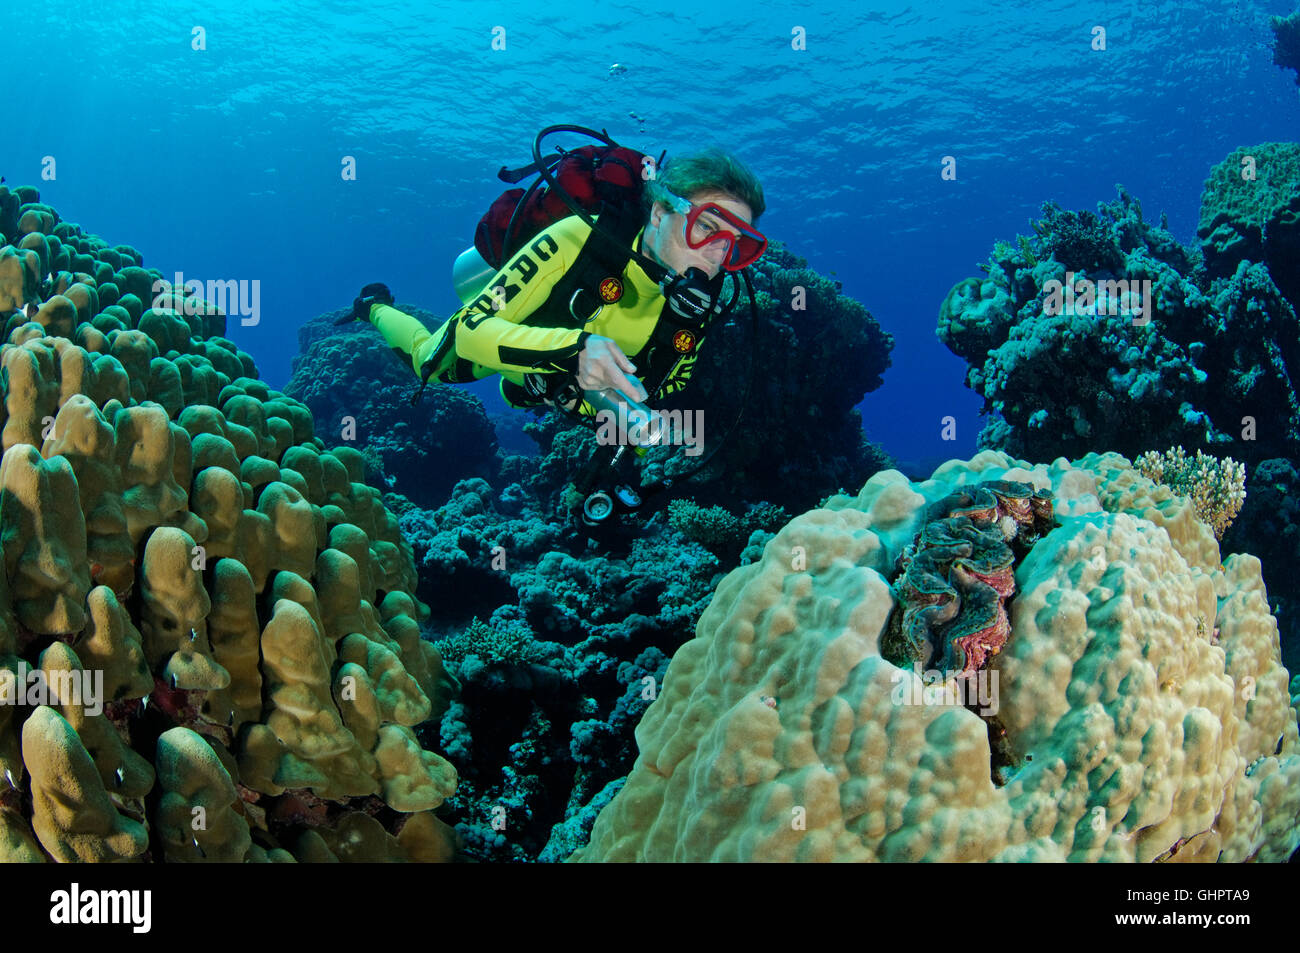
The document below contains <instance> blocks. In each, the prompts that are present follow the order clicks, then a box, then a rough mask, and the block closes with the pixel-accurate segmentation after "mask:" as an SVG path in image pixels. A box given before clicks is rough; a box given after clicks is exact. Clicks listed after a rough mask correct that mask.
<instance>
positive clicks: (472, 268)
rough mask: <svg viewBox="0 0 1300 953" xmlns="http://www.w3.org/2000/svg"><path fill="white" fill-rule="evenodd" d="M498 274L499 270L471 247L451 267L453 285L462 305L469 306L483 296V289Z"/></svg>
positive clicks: (475, 248)
mask: <svg viewBox="0 0 1300 953" xmlns="http://www.w3.org/2000/svg"><path fill="white" fill-rule="evenodd" d="M496 273H497V270H496V269H495V268H493V267H492V266H491V265H489V264H488V263H487V262H486V261H484V260H483V256H482V255H481V254H479V250H478V248H477V247H476V246H474V245H470V246H469V248H466V249H465V250H464V251H463V252H461V253H460V255H459V256H457V258H456V262H455V264H453V265H452V266H451V283H452V286H453V287H454V288H455V290H456V297H457V298H459V299H460V300H461V304H469V303H470V302H471V301H473V300H474V299H475V298H477V297H478V296H479V295H480V294H482V293H483V287H484V286H485V285H486V284H487V283H488V282H489V281H491V280H492V276H493V275H495V274H496Z"/></svg>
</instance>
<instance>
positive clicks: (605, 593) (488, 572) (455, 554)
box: [389, 435, 719, 861]
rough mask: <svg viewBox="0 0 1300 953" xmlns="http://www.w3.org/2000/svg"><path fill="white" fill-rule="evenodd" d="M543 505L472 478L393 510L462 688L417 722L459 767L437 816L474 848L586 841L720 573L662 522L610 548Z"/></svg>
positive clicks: (530, 856) (486, 852) (511, 857)
mask: <svg viewBox="0 0 1300 953" xmlns="http://www.w3.org/2000/svg"><path fill="white" fill-rule="evenodd" d="M588 436H590V435H588ZM543 459H544V458H542V457H534V458H530V460H529V461H522V460H520V461H513V460H512V461H507V464H508V465H507V469H509V470H510V471H511V472H514V473H516V475H519V476H523V472H522V470H520V469H519V468H518V467H516V462H518V463H519V464H521V465H522V464H523V463H524V462H528V463H530V464H531V465H532V466H535V467H540V466H541V465H542V461H543ZM523 482H524V483H526V484H531V481H529V480H528V479H527V478H524V480H523ZM395 498H396V494H390V495H389V499H395ZM542 507H543V503H542V501H541V500H539V499H538V498H537V497H535V496H533V495H532V493H531V492H529V491H527V490H525V489H524V488H523V486H522V485H521V484H520V483H512V484H510V486H508V487H507V488H506V489H505V490H503V491H501V492H500V493H499V494H498V493H495V492H494V491H493V490H492V488H491V487H490V486H489V485H488V484H487V482H486V481H484V480H481V479H477V478H474V479H469V480H465V481H463V482H461V483H459V484H457V486H456V487H455V489H454V490H453V494H452V498H451V499H450V500H449V501H448V502H447V504H446V505H444V506H443V507H440V508H439V509H438V510H436V511H432V512H430V511H426V510H421V509H419V508H416V507H405V508H403V510H402V515H401V517H400V523H401V527H402V530H403V533H404V534H405V535H406V536H407V537H409V538H410V540H411V542H412V545H413V547H414V552H415V558H416V563H417V566H418V567H419V570H420V576H421V590H420V592H421V593H424V592H426V591H427V592H428V593H429V596H428V598H429V600H430V601H431V603H433V604H436V605H438V606H439V610H440V611H439V614H438V618H436V619H433V620H431V621H430V630H431V635H432V636H434V637H436V638H437V641H436V643H435V644H436V645H437V647H438V648H439V650H440V652H441V654H442V655H443V658H444V661H445V664H446V665H447V668H448V671H449V672H451V673H452V674H453V675H454V676H455V677H456V678H457V680H458V682H459V684H460V686H461V688H460V691H459V692H458V693H457V696H456V698H455V700H454V701H453V702H452V703H451V706H450V708H449V710H448V711H447V713H446V714H445V715H444V717H443V718H442V720H441V724H440V725H439V726H438V734H436V735H433V734H432V725H428V726H425V727H424V728H421V729H418V730H417V734H419V733H420V732H429V733H430V746H434V744H435V743H436V746H437V747H438V748H439V749H440V750H442V751H443V752H444V753H445V754H446V756H447V758H448V760H449V761H451V762H452V763H453V764H454V765H455V766H456V769H457V772H458V775H459V788H458V790H457V792H456V794H455V796H454V797H452V798H450V799H449V800H448V802H447V805H446V807H447V810H448V813H447V815H446V819H447V820H448V822H449V823H452V824H454V825H455V829H456V832H457V834H458V835H459V837H460V840H461V841H462V843H463V844H464V848H465V851H466V853H467V854H469V855H471V856H474V857H476V858H478V859H483V860H496V861H528V860H536V859H538V858H539V857H542V856H545V857H548V858H551V859H558V858H560V857H562V856H563V855H564V854H566V853H567V852H568V851H569V850H571V849H572V847H573V846H574V845H575V844H576V843H577V842H579V841H580V840H581V839H582V838H584V837H585V834H586V831H587V830H588V829H589V828H590V824H591V821H592V820H594V817H595V810H596V809H598V807H593V805H598V803H603V802H598V801H597V800H596V799H598V798H599V797H600V796H601V792H602V791H604V790H606V789H607V788H608V787H609V785H610V784H611V783H613V782H615V781H616V780H617V779H619V778H621V777H623V776H624V775H626V773H627V772H628V770H630V768H631V766H632V761H633V759H634V756H635V752H634V751H633V747H632V745H633V741H632V739H633V729H634V727H635V725H636V722H637V720H638V719H639V717H640V715H641V713H642V712H643V711H644V710H645V707H646V706H647V705H648V704H649V702H650V701H651V700H652V699H653V697H654V692H655V691H656V690H657V686H658V685H659V684H660V680H661V679H662V676H663V670H664V668H665V667H666V666H667V664H668V655H669V654H670V653H671V652H672V651H673V650H674V649H676V647H677V646H678V645H680V644H681V643H682V642H683V641H684V640H685V639H687V638H689V636H690V632H691V629H692V628H693V626H694V624H695V622H696V621H697V620H698V618H699V616H700V613H701V612H702V611H703V609H704V606H705V605H707V603H708V600H709V598H710V597H711V594H712V583H713V582H714V581H715V580H716V578H718V575H719V574H718V569H719V563H718V560H717V559H716V558H715V557H714V556H712V555H711V554H710V553H709V552H707V551H706V550H705V549H703V548H702V547H700V546H698V545H697V544H694V543H691V542H689V541H688V540H686V539H685V538H684V537H683V536H681V534H679V533H677V532H675V531H671V530H669V529H666V528H664V527H663V526H661V525H660V524H659V523H658V522H656V523H655V524H654V525H651V526H647V527H646V529H645V531H644V533H643V535H642V536H641V537H640V538H637V539H635V540H633V541H632V542H631V543H630V545H629V546H628V548H627V551H626V552H625V553H623V554H622V555H615V554H613V553H610V552H608V551H606V552H599V551H594V550H589V549H588V547H587V545H586V542H587V541H586V540H585V539H575V538H574V537H573V535H572V534H571V532H570V531H569V530H568V528H566V527H563V526H561V525H560V524H558V523H555V522H550V521H548V520H547V519H545V518H544V514H543V512H542Z"/></svg>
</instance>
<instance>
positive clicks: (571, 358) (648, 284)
mask: <svg viewBox="0 0 1300 953" xmlns="http://www.w3.org/2000/svg"><path fill="white" fill-rule="evenodd" d="M590 232H591V227H590V226H589V225H587V223H586V222H584V221H583V220H582V219H581V218H579V217H578V216H576V215H571V216H569V217H568V218H564V219H561V220H560V221H558V222H556V223H555V224H553V225H552V226H551V227H550V228H548V229H546V230H545V231H543V232H541V233H539V234H538V235H537V236H536V237H535V238H533V240H532V241H530V242H529V243H528V244H527V245H525V246H524V247H523V248H522V249H521V250H520V251H519V252H518V253H517V254H516V255H515V256H514V258H512V259H511V260H510V261H509V262H507V263H506V266H505V267H504V268H503V269H502V270H501V271H500V272H498V273H497V275H496V276H495V277H493V278H492V280H491V281H489V282H488V283H487V286H486V287H487V288H489V289H491V288H497V287H502V288H503V289H504V294H499V295H498V299H497V300H496V301H494V302H493V301H491V300H490V299H489V297H488V296H487V295H484V296H483V297H480V298H478V299H477V300H475V301H473V302H471V303H470V304H468V305H466V306H465V307H464V308H462V309H461V310H459V311H457V312H456V313H455V314H453V315H452V316H451V317H450V318H448V319H447V320H446V321H444V322H443V324H442V326H441V327H439V328H438V330H436V331H430V330H429V329H428V328H426V327H425V326H424V325H423V324H421V323H420V321H418V320H417V319H416V318H413V317H411V316H410V315H408V314H405V313H403V312H401V311H398V310H397V309H396V308H394V307H392V306H391V305H385V304H375V305H372V306H371V309H370V322H371V323H372V324H373V325H375V327H377V328H378V329H379V331H380V333H381V334H383V336H384V340H385V341H386V342H387V343H388V346H389V347H391V348H393V350H395V351H397V352H398V353H399V354H400V355H401V356H402V357H404V358H409V359H410V361H411V368H412V369H413V370H414V371H415V373H416V375H417V376H419V377H421V378H422V379H423V378H424V377H425V376H426V375H425V373H424V371H427V370H430V369H431V370H432V374H431V375H429V376H430V378H431V379H433V380H437V381H441V382H442V383H445V384H464V383H469V382H470V381H475V380H481V379H482V378H484V377H488V376H490V375H492V374H498V373H499V374H500V375H501V396H502V397H503V398H504V399H505V401H506V403H507V404H508V405H510V406H511V407H535V406H537V405H538V404H539V403H540V400H538V399H536V398H533V397H532V396H531V395H530V394H528V393H527V392H526V391H525V390H524V389H523V386H522V385H523V380H524V375H525V374H531V373H543V374H558V373H569V374H575V373H577V369H578V354H579V352H580V351H581V350H582V348H583V345H584V344H585V343H586V340H587V338H588V337H590V336H591V335H592V334H599V335H602V336H604V337H607V338H612V339H613V340H614V342H615V343H616V344H618V346H619V348H621V349H622V351H623V353H624V354H627V355H628V356H629V357H630V358H631V359H632V363H634V364H635V365H636V366H637V370H638V371H639V372H640V373H645V372H646V371H647V370H648V367H647V363H646V361H645V360H643V358H644V355H643V354H642V351H643V350H644V349H645V348H646V346H647V344H648V343H649V342H650V339H651V335H652V332H653V331H654V329H655V326H656V324H658V321H659V314H660V312H661V310H662V309H663V304H664V298H663V294H662V292H661V291H660V289H659V286H658V285H657V284H656V283H655V282H654V281H653V280H652V279H651V278H650V276H649V275H647V274H646V273H645V272H644V271H643V270H642V269H641V267H640V265H638V264H637V263H636V260H635V259H629V260H628V263H627V266H626V267H625V268H624V269H623V274H622V280H623V296H622V298H621V299H619V301H618V302H616V303H614V304H607V305H605V307H604V308H603V309H602V310H601V312H600V313H599V314H598V315H597V316H596V317H595V318H593V319H592V320H591V321H588V322H587V324H586V325H584V326H583V327H582V328H573V327H567V328H556V327H535V326H530V325H529V323H528V322H529V317H530V316H531V315H532V314H533V312H534V311H536V310H537V309H538V307H539V306H540V305H541V304H542V303H543V302H544V301H546V299H547V297H548V296H549V295H550V292H551V289H552V288H553V287H554V286H555V284H556V282H558V281H559V280H560V279H561V278H562V277H563V276H564V273H565V271H566V270H567V269H568V268H569V267H570V266H571V265H572V264H573V262H574V259H576V258H577V257H578V252H579V250H580V249H581V248H582V245H583V243H584V242H585V241H586V240H587V236H588V235H589V234H590ZM640 243H641V232H638V233H637V236H636V242H635V245H634V247H635V248H637V249H638V250H639V249H640ZM502 298H504V303H503V302H502V300H501V299H502ZM497 305H499V307H497ZM697 353H698V348H696V349H695V350H693V351H692V352H691V353H689V354H685V355H683V356H682V357H681V358H679V359H678V360H677V361H676V362H675V363H674V364H673V366H672V369H671V371H670V372H669V373H668V376H667V377H666V378H665V379H664V382H663V384H662V385H661V386H660V387H659V389H658V390H657V391H656V393H654V394H651V395H650V399H652V400H653V399H656V398H660V397H664V396H666V395H668V394H671V393H674V392H675V391H678V390H681V389H682V388H683V387H684V386H686V382H687V381H688V380H689V379H690V376H691V370H692V368H693V367H694V364H695V359H696V356H697ZM430 361H432V362H433V363H432V365H431V368H430V367H426V364H427V363H428V362H430ZM576 413H578V414H580V415H582V416H586V417H594V416H595V411H594V409H593V408H592V406H591V405H590V404H589V403H587V402H586V401H583V402H582V403H581V406H579V407H578V408H576Z"/></svg>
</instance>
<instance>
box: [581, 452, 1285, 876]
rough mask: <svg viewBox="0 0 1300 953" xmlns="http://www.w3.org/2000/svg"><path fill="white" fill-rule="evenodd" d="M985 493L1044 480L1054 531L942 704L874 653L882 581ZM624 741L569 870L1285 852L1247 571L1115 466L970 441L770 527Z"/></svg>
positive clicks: (1253, 573)
mask: <svg viewBox="0 0 1300 953" xmlns="http://www.w3.org/2000/svg"><path fill="white" fill-rule="evenodd" d="M998 479H1000V480H1014V481H1020V482H1025V483H1029V484H1031V485H1032V486H1034V487H1035V488H1037V489H1045V490H1050V491H1051V493H1052V497H1053V500H1054V503H1055V508H1056V514H1057V518H1058V520H1059V523H1060V525H1059V526H1057V528H1055V529H1053V530H1052V531H1051V532H1049V533H1048V534H1047V535H1046V536H1044V537H1043V538H1042V539H1040V540H1039V541H1038V542H1037V543H1036V544H1035V545H1034V547H1033V548H1032V550H1031V551H1030V552H1029V553H1028V555H1027V556H1026V558H1025V559H1024V561H1023V562H1021V563H1020V564H1018V565H1017V568H1016V573H1015V581H1016V589H1017V594H1016V596H1015V597H1014V599H1013V600H1012V601H1011V604H1010V612H1009V614H1010V621H1011V636H1010V638H1009V639H1008V641H1007V643H1006V645H1005V647H1004V648H1003V650H1002V652H1001V654H999V655H998V656H997V657H996V658H995V659H994V660H993V662H992V664H991V665H990V669H989V673H990V678H991V676H992V674H993V673H996V674H997V676H998V682H997V683H996V688H997V690H996V693H995V694H992V695H991V696H990V697H989V698H988V699H986V701H985V702H984V703H978V704H977V705H976V706H974V708H967V707H965V706H963V705H960V704H953V703H951V702H950V701H948V700H944V699H939V700H935V699H933V698H927V697H926V696H925V694H924V693H923V692H922V691H921V690H920V689H921V680H920V678H919V677H918V675H917V674H916V673H913V672H909V671H905V670H903V669H899V668H897V667H895V666H894V665H892V664H890V663H889V662H887V661H886V660H885V659H884V658H883V657H882V656H881V655H880V651H879V642H880V636H881V633H882V631H883V630H884V627H885V625H886V623H887V620H888V618H889V615H890V613H891V611H892V610H893V609H894V598H893V594H892V593H891V591H890V588H889V585H888V583H887V582H886V577H885V574H886V573H888V572H889V571H890V567H891V566H892V565H893V564H894V563H895V561H896V559H897V557H898V555H899V554H900V552H901V551H902V550H903V548H904V547H905V546H906V545H907V543H908V542H910V540H911V538H912V536H913V535H914V534H915V532H916V531H917V529H918V527H919V522H920V521H921V520H922V519H923V518H924V515H925V512H926V509H927V507H928V506H930V505H932V504H934V503H935V502H936V501H938V500H940V499H942V498H943V497H945V496H946V495H948V494H949V493H951V492H953V490H954V489H956V488H958V487H961V486H969V485H972V484H977V483H980V482H984V481H988V480H998ZM990 687H991V684H990ZM991 709H995V710H991ZM980 710H983V711H984V714H985V715H986V716H987V719H986V718H984V717H981V715H980V714H979V711H980ZM636 734H637V743H638V746H639V748H640V755H639V757H638V759H637V763H636V766H635V767H634V769H633V771H632V774H631V775H630V777H629V778H628V781H627V783H626V785H625V786H624V788H623V789H622V790H621V791H620V792H619V793H618V794H617V795H616V796H615V798H614V799H613V801H612V802H611V803H610V804H609V805H608V806H607V807H606V808H605V809H604V810H603V811H602V812H601V814H600V816H599V818H598V819H597V821H596V823H595V826H594V828H593V830H592V836H591V841H590V844H589V846H588V847H586V848H585V849H583V850H580V851H578V852H577V853H576V854H575V855H574V859H577V860H589V861H590V860H648V861H665V860H678V861H681V860H696V861H702V860H728V861H736V860H857V861H869V860H895V861H898V860H937V861H956V860H1072V861H1084V860H1092V861H1096V860H1111V861H1152V860H1178V861H1184V860H1208V861H1213V860H1216V859H1218V860H1223V861H1244V860H1261V861H1281V860H1285V859H1286V858H1287V857H1288V856H1289V854H1290V853H1291V852H1292V851H1293V850H1295V848H1296V846H1297V843H1298V842H1300V734H1298V733H1297V709H1296V708H1295V707H1293V704H1292V701H1291V699H1290V697H1289V695H1288V692H1287V673H1286V670H1285V669H1284V668H1283V667H1282V665H1281V663H1280V655H1279V648H1278V637H1277V627H1276V621H1275V620H1274V619H1273V617H1272V616H1271V615H1270V613H1269V611H1268V605H1267V602H1266V601H1265V599H1264V591H1263V585H1262V583H1261V582H1260V578H1259V563H1258V560H1256V559H1254V557H1251V556H1248V555H1232V556H1229V557H1228V558H1227V559H1226V560H1225V561H1222V562H1221V561H1220V553H1219V551H1218V546H1217V544H1216V541H1215V539H1214V535H1213V533H1212V532H1211V531H1210V530H1209V528H1208V527H1206V526H1205V525H1204V524H1203V523H1202V522H1200V520H1198V519H1197V518H1196V517H1195V515H1194V514H1193V512H1192V507H1191V505H1190V504H1189V503H1188V501H1187V500H1186V499H1184V498H1180V497H1177V496H1174V495H1173V494H1172V493H1170V491H1169V490H1168V489H1167V488H1165V487H1159V486H1156V485H1155V484H1153V483H1152V482H1151V481H1149V480H1146V479H1145V478H1143V477H1141V476H1139V475H1138V474H1136V473H1135V472H1134V471H1133V469H1132V465H1131V463H1130V462H1129V461H1128V460H1126V459H1124V458H1123V457H1120V456H1118V455H1116V454H1107V455H1103V456H1096V455H1092V456H1089V457H1088V458H1085V459H1083V460H1080V461H1078V462H1077V463H1076V464H1075V465H1071V464H1069V463H1067V462H1066V461H1065V460H1064V459H1058V460H1057V461H1055V462H1054V463H1052V464H1050V465H1038V466H1031V465H1029V464H1027V463H1023V462H1021V461H1016V460H1013V459H1011V458H1009V457H1007V456H1005V455H1003V454H1000V453H995V452H992V451H985V452H983V453H980V454H979V455H978V456H976V457H975V458H974V459H972V460H970V461H966V462H963V461H950V462H949V463H947V464H944V465H943V466H942V467H940V468H939V469H938V470H937V471H935V473H934V475H933V477H932V478H931V479H929V480H926V481H924V482H922V483H915V484H913V483H909V482H908V481H907V480H906V478H904V477H903V476H902V474H900V473H898V472H896V471H887V472H885V473H881V474H878V475H876V476H875V477H873V478H872V479H871V480H870V481H868V483H867V484H866V486H865V487H864V488H863V490H862V491H861V493H859V494H858V495H857V496H856V497H844V496H840V497H833V498H831V499H830V500H828V501H827V504H826V506H825V507H824V508H822V509H817V510H813V511H811V512H809V513H805V514H804V515H802V516H800V517H798V518H796V519H795V520H793V521H792V522H791V523H790V524H789V525H787V526H786V527H785V528H784V529H783V530H782V531H781V532H780V533H778V534H777V536H776V537H775V538H774V539H773V540H771V541H770V542H769V543H768V544H767V546H766V548H765V550H764V554H763V559H762V561H761V562H760V563H756V564H753V565H750V566H745V567H742V568H740V569H737V570H735V571H734V572H732V573H731V574H730V575H728V576H727V577H726V578H725V579H724V580H723V582H722V584H721V585H720V586H719V587H718V590H717V594H716V595H715V597H714V600H713V602H712V603H710V605H709V607H708V609H707V610H706V611H705V613H704V615H703V617H702V618H701V620H700V623H699V626H698V629H697V634H696V637H695V639H693V640H692V641H691V642H689V643H687V644H686V645H684V646H683V647H682V648H681V649H680V650H679V651H678V652H677V654H676V655H675V656H674V657H673V660H672V663H671V665H670V667H669V669H668V673H667V676H666V678H665V681H664V685H663V688H662V691H661V692H660V694H659V696H658V698H657V699H656V701H655V702H654V703H653V704H652V705H651V707H650V708H649V709H648V711H647V712H646V715H645V717H644V718H643V719H642V721H641V724H640V725H639V726H638V728H637V733H636Z"/></svg>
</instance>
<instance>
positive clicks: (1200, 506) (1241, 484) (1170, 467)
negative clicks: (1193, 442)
mask: <svg viewBox="0 0 1300 953" xmlns="http://www.w3.org/2000/svg"><path fill="white" fill-rule="evenodd" d="M1134 464H1135V465H1136V467H1137V470H1138V472H1139V473H1141V474H1142V475H1143V476H1144V477H1146V478H1147V479H1149V480H1154V481H1155V482H1156V483H1163V484H1164V485H1165V486H1167V487H1171V488H1172V489H1173V490H1175V491H1176V492H1178V493H1181V494H1183V495H1184V496H1186V497H1187V498H1188V499H1190V500H1191V501H1192V506H1193V507H1195V509H1196V515H1197V516H1198V517H1199V518H1200V519H1201V521H1202V522H1203V523H1205V525H1206V526H1208V527H1210V529H1212V530H1214V536H1215V538H1216V539H1223V534H1224V533H1225V532H1226V531H1227V529H1228V527H1229V526H1231V525H1232V521H1233V519H1235V518H1236V516H1237V514H1238V513H1239V512H1240V511H1241V504H1242V503H1244V502H1245V500H1246V467H1245V465H1244V464H1240V463H1236V462H1234V461H1233V459H1232V457H1228V458H1226V459H1224V460H1218V459H1216V458H1215V457H1212V456H1210V455H1209V454H1206V453H1202V452H1201V451H1200V450H1197V451H1196V456H1195V458H1193V459H1191V460H1189V459H1187V451H1185V450H1184V449H1183V448H1182V447H1170V448H1169V449H1168V450H1166V451H1165V452H1164V453H1156V452H1155V451H1154V450H1148V451H1147V452H1146V453H1144V454H1142V456H1140V457H1138V458H1137V460H1136V461H1134Z"/></svg>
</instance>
